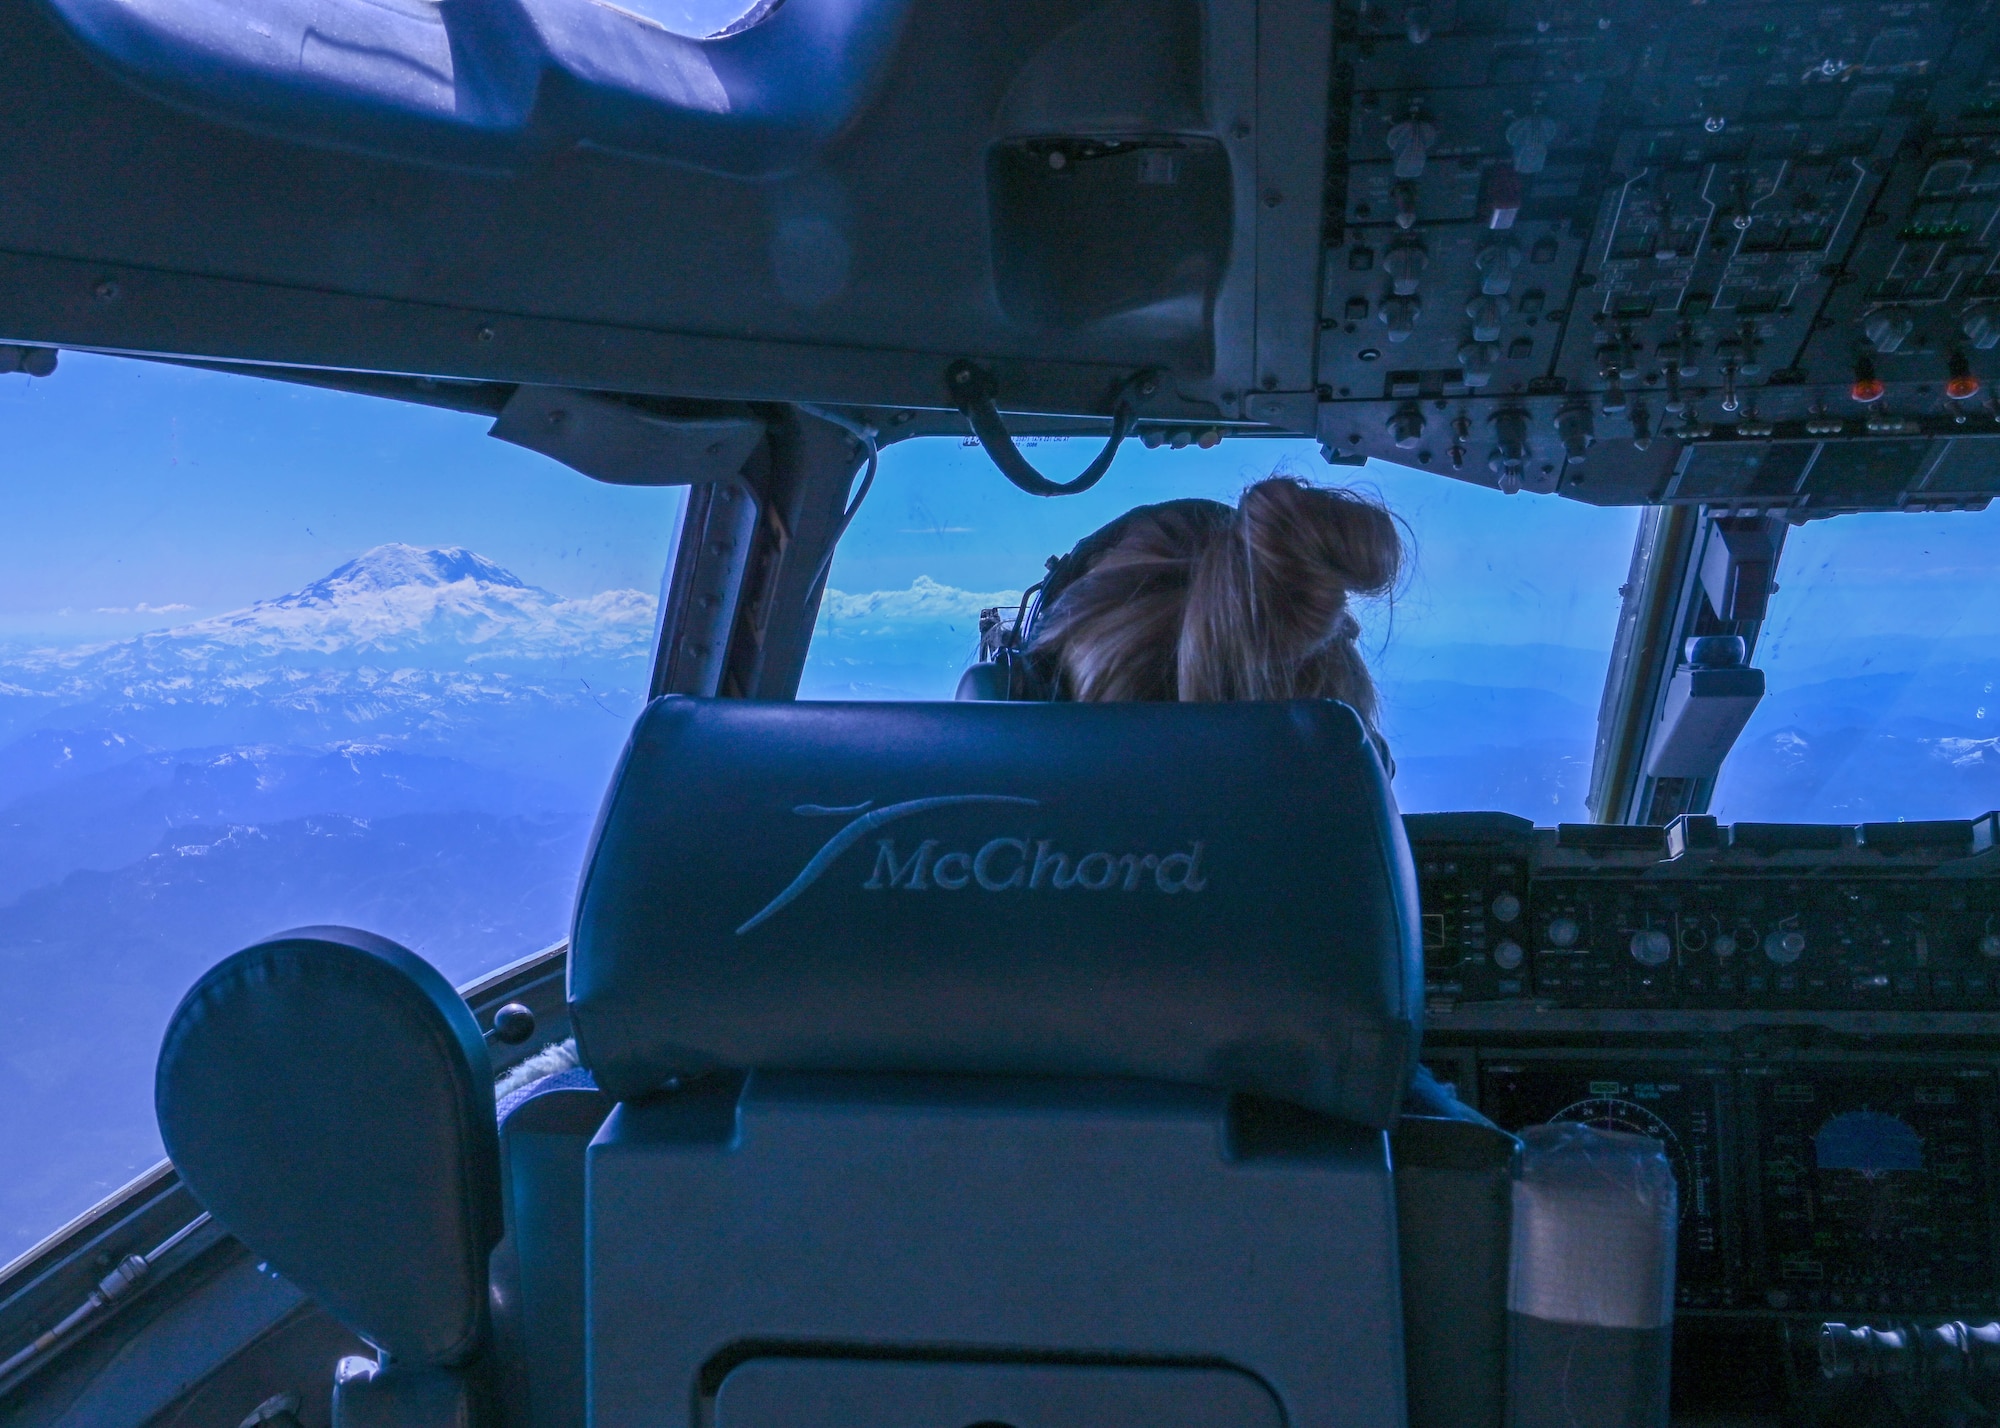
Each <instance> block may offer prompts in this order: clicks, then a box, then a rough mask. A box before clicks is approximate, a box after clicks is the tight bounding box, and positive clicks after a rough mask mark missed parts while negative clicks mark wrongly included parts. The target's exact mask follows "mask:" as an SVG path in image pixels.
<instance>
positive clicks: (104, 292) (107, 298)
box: [94, 278, 125, 302]
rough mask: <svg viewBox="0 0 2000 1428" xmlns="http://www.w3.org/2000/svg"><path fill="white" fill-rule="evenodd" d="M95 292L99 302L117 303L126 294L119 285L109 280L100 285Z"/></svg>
mask: <svg viewBox="0 0 2000 1428" xmlns="http://www.w3.org/2000/svg"><path fill="white" fill-rule="evenodd" d="M94 291H95V292H96V293H97V300H98V301H99V302H117V301H118V299H119V298H120V297H122V296H123V295H124V292H125V290H124V289H123V288H121V287H119V286H118V284H116V283H114V282H113V281H112V280H111V279H109V278H106V279H105V280H104V281H103V282H101V283H99V284H98V285H97V287H96V288H95V290H94Z"/></svg>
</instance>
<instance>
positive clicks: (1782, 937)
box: [1764, 932, 1806, 967]
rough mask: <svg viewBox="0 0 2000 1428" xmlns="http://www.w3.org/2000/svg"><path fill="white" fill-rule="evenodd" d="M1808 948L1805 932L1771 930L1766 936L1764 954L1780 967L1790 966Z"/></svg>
mask: <svg viewBox="0 0 2000 1428" xmlns="http://www.w3.org/2000/svg"><path fill="white" fill-rule="evenodd" d="M1805 950H1806V935H1805V933H1803V932H1771V933H1766V934H1765V937H1764V955H1765V956H1766V957H1768V958H1770V959H1771V960H1772V961H1773V962H1776V963H1777V964H1778V965H1779V966H1780V967H1786V966H1790V965H1791V964H1792V963H1794V962H1796V961H1798V960H1799V958H1800V956H1801V955H1802V954H1803V953H1804V952H1805Z"/></svg>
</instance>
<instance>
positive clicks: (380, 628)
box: [0, 545, 654, 746]
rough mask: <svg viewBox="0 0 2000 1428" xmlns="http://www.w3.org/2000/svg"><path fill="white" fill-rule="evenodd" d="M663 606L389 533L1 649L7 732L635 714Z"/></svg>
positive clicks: (267, 728) (323, 734)
mask: <svg viewBox="0 0 2000 1428" xmlns="http://www.w3.org/2000/svg"><path fill="white" fill-rule="evenodd" d="M653 619H654V600H653V598H652V597H651V596H649V595H646V594H643V593H642V592H640V591H636V590H607V591H604V592H602V593H601V594H597V595H593V596H590V597H588V598H586V599H565V598H563V597H561V596H558V595H555V594H552V593H551V592H549V591H547V590H543V589H540V588H538V587H536V586H533V585H529V584H527V583H526V582H525V581H523V580H521V579H520V578H519V577H517V576H515V575H514V574H512V573H511V572H509V571H507V570H505V569H503V568H501V567H500V566H498V565H496V564H494V563H493V562H492V561H490V560H487V559H486V558H484V557H483V556H480V555H477V554H474V553H473V552H471V551H468V550H464V549H462V548H459V547H448V548H445V549H440V550H423V549H418V548H417V547H414V546H408V545H382V546H377V547H375V548H374V549H373V550H370V551H368V552H367V553H366V554H364V555H362V556H360V557H359V558H357V559H355V560H352V561H349V562H348V563H347V564H345V565H343V566H341V567H340V568H339V569H338V570H335V571H333V572H332V573H331V574H329V575H327V576H326V577H325V578H323V579H320V580H316V581H314V582H312V583H311V584H310V585H307V586H305V587H304V588H303V589H300V590H295V591H293V592H291V593H290V594H287V595H281V596H278V597H276V598H275V599H270V600H260V601H258V602H257V603H256V604H254V605H251V606H249V607H248V608H246V609H242V610H236V611H232V612H230V613H228V614H224V615H216V616H213V617H211V618H209V619H204V620H196V621H193V622H191V623H188V624H185V625H179V626H175V627H173V628H170V629H165V630H159V631H154V632H152V633H149V634H144V635H140V636H138V637H137V638H134V639H127V640H118V641H114V642H111V643H105V644H92V645H82V646H75V647H70V648H63V649H42V650H36V651H32V652H29V653H26V654H21V655H16V656H14V657H12V658H9V659H5V660H0V740H4V738H5V736H8V735H18V734H22V733H25V732H27V731H28V730H30V729H34V728H37V727H40V728H54V727H61V728H72V729H74V728H84V727H104V728H113V729H117V730H119V731H120V732H122V733H125V734H129V735H136V736H137V737H140V738H142V739H144V740H145V741H146V742H148V743H152V744H156V745H158V744H166V745H168V746H186V745H189V744H239V743H248V742H259V743H262V742H302V743H309V744H322V743H326V742H329V741H332V740H335V739H341V738H353V737H364V738H375V739H383V738H386V739H389V740H392V741H396V742H403V741H406V740H407V739H409V738H411V737H414V736H419V735H421V734H423V733H425V732H429V733H433V734H436V735H439V736H440V737H442V738H444V739H446V740H450V739H452V738H455V737H458V736H460V735H462V734H464V733H465V732H466V729H467V718H466V716H467V715H468V714H469V713H470V712H471V711H472V710H474V709H475V708H484V709H487V710H489V711H490V710H491V709H493V708H494V707H496V706H517V707H518V706H536V707H541V708H544V709H550V710H553V709H559V708H571V707H580V706H589V705H596V706H601V707H602V708H604V709H606V710H609V711H611V712H615V713H617V714H618V715H619V716H620V717H629V716H630V715H631V714H632V713H633V712H635V711H636V708H637V704H636V703H635V702H634V701H635V698H637V697H639V695H638V692H639V691H643V689H644V686H645V682H646V672H647V669H648V667H649V663H650V657H651V653H652V633H653ZM162 725H164V726H165V727H162Z"/></svg>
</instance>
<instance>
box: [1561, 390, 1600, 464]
mask: <svg viewBox="0 0 2000 1428" xmlns="http://www.w3.org/2000/svg"><path fill="white" fill-rule="evenodd" d="M1556 435H1557V436H1558V437H1560V438H1561V439H1562V444H1563V455H1564V457H1565V459H1567V460H1568V461H1570V462H1572V463H1574V462H1578V461H1581V460H1583V458H1584V456H1585V455H1586V454H1587V453H1588V452H1589V450H1590V444H1591V442H1593V441H1595V440H1596V439H1597V431H1596V423H1595V421H1593V420H1592V418H1591V415H1590V405H1589V403H1587V402H1571V403H1570V404H1569V405H1568V406H1566V407H1564V408H1563V409H1562V410H1561V411H1559V412H1557V413H1556Z"/></svg>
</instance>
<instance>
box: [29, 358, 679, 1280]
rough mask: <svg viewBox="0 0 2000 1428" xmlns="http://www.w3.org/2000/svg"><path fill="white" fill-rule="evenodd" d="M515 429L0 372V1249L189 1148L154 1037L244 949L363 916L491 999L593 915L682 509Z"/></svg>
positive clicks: (259, 396) (363, 921)
mask: <svg viewBox="0 0 2000 1428" xmlns="http://www.w3.org/2000/svg"><path fill="white" fill-rule="evenodd" d="M490 424H491V422H490V419H489V418H484V417H478V416H469V415H464V414H461V413H457V412H448V411H440V410H435V409H430V408H424V407H413V406H406V405H402V404H399V403H395V402H389V401H382V400H377V399H374V398H369V397H359V396H350V395H344V394H338V393H331V392H322V391H315V390H311V389H308V388H303V387H296V386H289V385H285V384H280V383H275V382H266V381H258V380H253V379H250V378H245V377H237V376H229V375H223V374H219V373H208V372H198V371H190V370H186V369H182V368H175V367H168V366H160V365H154V364H148V363H141V362H135V361H123V360H117V359H111V358H93V357H90V356H87V355H76V354H69V353H65V354H64V355H63V358H62V365H61V367H60V368H59V369H58V370H57V372H56V373H55V374H54V375H53V376H51V377H49V378H47V379H43V380H35V381H30V380H29V379H28V378H26V377H20V376H14V377H7V378H5V379H3V380H0V433H4V437H5V441H6V445H7V450H8V479H7V494H6V503H7V510H8V516H7V519H6V520H5V521H4V522H0V1005H4V1006H5V1008H6V1023H5V1025H6V1044H5V1046H4V1048H0V1161H4V1163H5V1166H6V1170H5V1173H4V1174H0V1261H5V1260H7V1259H10V1258H12V1257H13V1255H14V1254H16V1253H18V1252H20V1251H22V1250H25V1249H26V1248H28V1247H29V1246H31V1245H32V1244H33V1243H34V1242H35V1241H36V1240H38V1239H39V1238H41V1237H42V1236H43V1235H44V1234H46V1233H48V1232H50V1231H51V1230H53V1229H55V1228H56V1227H57V1226H58V1225H60V1224H61V1223H62V1222H63V1221H65V1220H67V1219H69V1218H70V1217H72V1216H74V1215H76V1214H78V1213H80V1212H82V1211H83V1210H85V1209H87V1208H89V1207H90V1206H91V1205H92V1204H94V1203H95V1202H96V1201H98V1200H99V1199H101V1198H102V1197H103V1196H104V1195H106V1194H108V1193H110V1192H111V1191H113V1190H115V1189H116V1188H117V1187H118V1186H120V1185H121V1184H123V1183H124V1182H125V1181H127V1180H128V1179H129V1178H130V1177H131V1176H132V1175H134V1174H135V1173H137V1172H138V1171H140V1170H143V1169H144V1168H145V1167H146V1166H148V1165H150V1164H152V1163H153V1162H154V1161H155V1160H157V1159H158V1158H159V1155H160V1143H159V1137H158V1134H157V1131H156V1129H155V1126H154V1121H153V1102H152V1093H153V1064H154V1059H155V1056H156V1054H157V1052H158V1049H159V1042H160V1035H161V1032H162V1031H163V1030H164V1029H165V1026H166V1023H167V1019H168V1017H169V1015H170V1014H171V1013H172V1011H173V1009H174V1006H175V1005H176V1003H177V1002H178V1001H179V999H180V997H181V996H182V994H183V993H184V992H186V990H187V989H188V987H189V986H190V985H191V984H192V983H193V982H194V980H195V979H196V978H197V977H198V976H200V975H201V973H202V972H203V971H204V970H206V969H207V968H208V967H209V966H210V965H212V964H213V963H215V962H217V961H219V960H220V959H222V958H223V957H225V956H227V955H229V954H230V953H231V952H234V951H236V950H237V949H239V948H241V947H244V946H246V945H248V944H249V943H251V942H253V941H255V940H257V939H259V938H261V937H265V936H268V935H270V934H272V933H274V932H278V931H282V930H284V929H286V928H290V927H296V926H300V925H302V924H308V923H340V924H347V925H350V926H355V927H361V928H365V929H368V930H370V931H373V932H377V933H381V934H383V935H385V936H388V937H391V938H394V939H396V940H397V941H400V942H402V943H404V944H405V945H407V946H409V947H410V948H412V949H413V950H415V951H416V952H417V953H419V954H420V955H422V956H423V957H425V958H427V959H428V960H429V961H430V962H431V963H433V964H434V965H435V966H436V967H438V968H439V970H440V971H442V972H443V973H444V974H445V975H446V976H447V977H449V978H450V979H451V980H452V981H454V982H459V983H462V982H464V981H466V980H468V979H470V978H472V977H474V976H476V975H478V974H479V973H481V972H483V971H486V970H489V969H491V968H494V967H496V966H500V965H502V964H504V963H506V962H508V961H511V960H513V959H515V958H517V957H520V956H522V955H524V954H527V953H530V952H533V951H536V950H538V949H540V948H543V947H547V946H549V945H551V944H552V943H555V942H557V941H559V940H560V939H561V938H562V936H563V935H564V934H565V932H566V931H567V922H568V916H569V909H570V901H571V896H572V893H573V891H574V887H575V880H576V875H577V870H578V867H579V865H580V862H581V859H582V855H583V851H584V844H585V840H586V839H587V837H588V835H589V831H590V823H591V819H592V817H593V815H594V813H595V810H596V808H597V804H598V801H599V799H600V798H601V797H602V795H603V792H604V788H605V785H606V783H607V781H608V779H609V776H610V773H611V769H612V765H613V763H614V762H615V760H616V758H617V756H618V751H619V749H620V747H621V746H622V744H623V742H624V739H625V736H626V734H627V732H628V731H629V729H630V726H631V722H632V720H633V718H634V717H635V715H636V714H637V713H638V711H639V709H640V707H641V705H642V703H643V701H644V698H645V694H646V691H647V687H648V681H649V672H650V666H651V657H652V651H653V644H654V625H655V618H656V605H657V599H658V591H659V589H660V580H661V575H662V572H663V570H664V568H665V566H666V563H667V560H668V552H669V550H670V548H671V544H672V540H673V535H674V527H675V520H676V513H677V502H678V501H679V500H680V495H679V493H677V492H673V491H663V490H629V489H620V488H615V487H609V486H602V485H598V484H596V483H594V482H591V481H589V480H587V479H586V478H584V477H582V476H580V475H578V474H576V473H575V472H573V471H570V470H568V469H566V468H564V467H561V466H558V465H556V464H555V463H553V462H551V461H549V460H547V459H545V458H543V457H540V456H537V455H534V454H532V453H530V452H527V451H523V450H521V449H519V448H517V447H512V446H508V445H506V444H505V443H502V442H499V441H494V440H491V439H489V438H488V437H487V436H486V435H485V431H486V428H487V427H488V426H489V425H490ZM357 1094H365V1088H361V1089H360V1090H358V1091H357Z"/></svg>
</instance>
